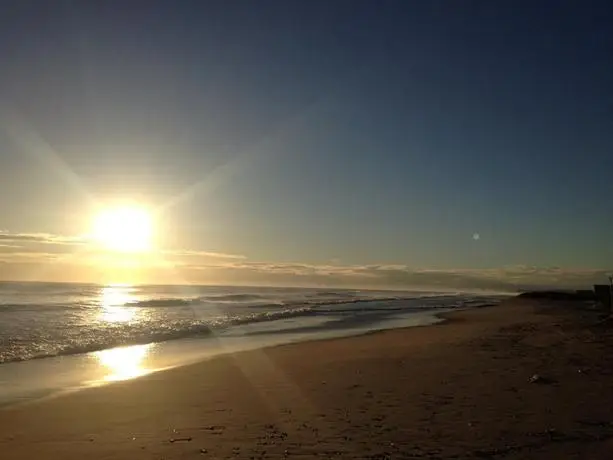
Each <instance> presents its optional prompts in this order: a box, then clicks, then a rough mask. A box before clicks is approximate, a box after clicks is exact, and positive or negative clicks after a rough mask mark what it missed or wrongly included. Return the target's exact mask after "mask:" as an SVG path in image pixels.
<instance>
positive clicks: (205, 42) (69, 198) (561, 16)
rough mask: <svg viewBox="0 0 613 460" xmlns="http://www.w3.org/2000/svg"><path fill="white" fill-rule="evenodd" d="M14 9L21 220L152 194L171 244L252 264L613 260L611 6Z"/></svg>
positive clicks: (9, 40) (11, 63) (15, 220)
mask: <svg viewBox="0 0 613 460" xmlns="http://www.w3.org/2000/svg"><path fill="white" fill-rule="evenodd" d="M3 8H4V10H3V13H2V15H1V19H0V55H1V56H2V61H3V71H2V73H1V74H0V101H1V109H0V116H1V118H0V120H1V122H2V124H1V126H0V183H2V184H3V193H2V194H1V195H0V229H2V230H3V231H4V232H5V233H6V234H11V235H23V234H39V233H40V234H45V235H77V234H79V233H80V232H82V231H83V227H84V225H86V224H85V222H87V219H88V218H89V217H88V216H90V215H91V212H92V211H91V209H92V207H95V205H96V204H97V203H102V202H104V203H106V202H112V201H113V200H123V199H134V200H137V201H139V202H142V203H145V204H146V205H147V206H150V207H151V208H153V209H155V210H157V216H158V220H159V224H158V225H159V232H160V237H161V242H160V245H161V247H164V248H180V249H182V250H183V249H189V250H193V251H203V252H205V251H209V252H215V253H222V254H236V255H240V256H241V257H245V258H246V259H247V260H249V261H250V262H252V263H254V264H256V263H264V262H265V263H268V264H270V263H274V264H297V263H298V264H303V265H308V266H319V267H321V266H328V265H330V266H337V267H347V266H351V267H354V268H355V267H364V266H375V265H394V266H402V267H405V268H404V269H405V270H411V271H414V270H424V269H428V270H441V271H445V272H446V273H448V272H450V271H454V270H492V269H503V267H517V266H522V267H543V269H545V268H546V267H563V268H564V270H570V271H572V270H593V273H594V276H593V279H594V280H597V279H600V277H601V276H602V275H603V273H605V272H606V270H608V269H610V268H611V265H612V262H611V261H612V260H613V245H612V244H611V228H613V204H612V203H613V201H612V196H613V193H612V192H613V181H612V180H611V177H612V175H613V95H612V92H611V88H612V83H613V61H612V60H611V58H610V57H611V55H612V52H613V34H612V32H611V30H610V24H611V23H612V21H613V9H612V8H611V6H610V2H605V1H587V2H572V1H561V2H554V3H552V2H544V1H530V2H528V1H513V2H510V1H508V2H507V1H503V2H487V1H459V2H451V1H429V2H418V1H391V0H386V1H380V2H374V1H359V0H352V1H341V0H335V1H308V2H306V1H305V2H299V1H290V2H287V1H265V0H263V1H259V2H250V1H233V2H225V1H206V2H201V1H182V2H162V1H130V2H115V1H104V2H102V1H101V2H96V1H91V2H77V1H57V2H36V1H25V0H24V1H19V2H17V1H15V2H8V3H7V5H6V6H4V7H3ZM475 233H478V234H479V238H478V239H475V238H473V235H474V234H475ZM0 236H1V234H0ZM7 238H8V237H7ZM19 251H21V249H20V250H19ZM19 251H13V252H18V253H21V252H19ZM4 252H6V254H7V255H6V257H5V259H4V261H5V264H9V265H10V264H13V268H14V270H15V271H19V273H25V272H27V271H28V270H30V269H29V268H28V266H27V264H26V265H23V264H24V262H17V261H16V260H11V258H10V257H11V256H10V253H11V251H10V250H9V249H6V250H5V251H4ZM32 258H33V257H32ZM32 258H31V259H32ZM31 259H29V261H28V263H29V264H33V262H32V261H31ZM18 263H19V264H21V265H20V267H21V268H19V270H17V265H16V264H18ZM204 266H206V267H209V269H212V268H211V267H210V266H209V265H207V264H206V263H204V264H203V267H204ZM24 267H25V268H24ZM260 267H261V266H260ZM234 268H235V269H236V270H238V268H239V267H234ZM339 269H340V268H339ZM224 270H226V271H227V270H230V268H228V267H225V268H224ZM254 270H255V268H253V267H252V268H251V269H250V270H249V273H252V272H253V271H254ZM530 270H532V269H530ZM5 271H6V272H7V273H9V272H10V271H11V270H10V269H7V270H5ZM201 271H204V272H205V271H206V270H204V269H203V270H201ZM33 273H36V274H37V275H36V276H37V277H40V276H42V275H39V271H38V270H33ZM45 273H48V271H46V272H45ZM224 273H225V272H224ZM240 273H243V272H240ZM240 273H239V272H237V274H235V275H232V276H229V275H227V273H226V275H227V276H226V275H223V276H222V275H219V276H217V275H216V276H209V275H207V274H206V273H204V274H201V275H198V276H195V275H194V276H193V277H191V278H190V279H192V278H193V279H196V280H197V281H202V282H207V281H215V282H216V281H219V282H225V281H232V282H241V281H244V282H248V281H249V280H251V278H250V277H249V276H250V275H249V276H247V275H245V276H244V277H242V275H241V274H240ZM245 273H246V272H245ZM565 273H566V272H565ZM582 273H583V272H582ZM1 275H2V274H1V273H0V276H1ZM32 276H33V275H32ZM258 276H259V275H258ZM266 276H268V273H264V274H261V276H259V277H258V279H257V281H258V282H262V283H266V282H267V280H269V281H270V282H271V283H274V282H276V279H275V278H274V276H271V277H270V278H266ZM305 276H306V275H305ZM581 276H582V278H580V279H581V282H584V281H586V280H588V278H589V277H586V276H584V274H582V275H581ZM93 278H95V277H93ZM554 278H555V277H554ZM54 279H55V278H54ZM156 279H157V278H156ZM305 280H306V281H308V277H306V278H305V277H302V278H300V279H297V282H300V283H302V282H306V281H305ZM589 280H591V278H589ZM312 281H313V282H316V283H321V282H322V280H321V279H316V280H315V279H313V280H312ZM337 281H338V280H337ZM283 282H284V283H291V282H292V281H291V280H283ZM561 282H562V281H560V278H559V277H558V278H556V279H553V278H552V279H551V283H552V284H555V283H561ZM563 282H564V283H566V282H567V280H566V278H564V280H563ZM347 283H348V284H361V283H362V282H361V281H360V282H359V283H356V282H354V281H351V283H349V282H347ZM377 283H378V281H377ZM377 283H375V284H377ZM341 284H342V283H341ZM366 284H368V283H366ZM381 284H385V282H383V281H382V282H381Z"/></svg>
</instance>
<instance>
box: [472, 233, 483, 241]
mask: <svg viewBox="0 0 613 460" xmlns="http://www.w3.org/2000/svg"><path fill="white" fill-rule="evenodd" d="M480 239H481V235H480V234H478V233H473V240H475V241H479V240H480Z"/></svg>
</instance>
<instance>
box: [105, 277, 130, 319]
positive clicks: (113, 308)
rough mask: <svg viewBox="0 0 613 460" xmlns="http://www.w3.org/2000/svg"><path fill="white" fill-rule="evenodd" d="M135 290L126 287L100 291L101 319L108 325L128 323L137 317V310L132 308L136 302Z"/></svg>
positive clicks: (113, 287) (106, 287)
mask: <svg viewBox="0 0 613 460" xmlns="http://www.w3.org/2000/svg"><path fill="white" fill-rule="evenodd" d="M133 291H134V288H133V287H132V286H125V285H111V286H105V287H103V288H102V289H101V290H100V306H101V307H102V312H101V314H100V319H102V320H103V321H106V322H108V323H126V322H128V321H132V320H133V319H134V317H135V316H136V311H137V310H136V308H134V307H132V306H130V304H131V303H132V302H135V301H136V297H135V296H134V294H133V293H132V292H133Z"/></svg>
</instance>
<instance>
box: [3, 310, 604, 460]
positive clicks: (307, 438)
mask: <svg viewBox="0 0 613 460" xmlns="http://www.w3.org/2000/svg"><path fill="white" fill-rule="evenodd" d="M610 328H611V326H609V325H608V324H606V323H605V324H597V318H596V315H595V314H594V313H591V312H589V311H588V310H586V309H585V306H584V305H583V304H581V303H576V302H566V303H565V302H551V301H548V300H542V299H541V300H531V299H528V300H522V299H514V300H510V301H507V302H504V303H503V304H501V305H499V306H496V307H488V308H481V309H473V310H465V311H461V312H456V313H453V314H450V315H449V316H448V321H446V322H445V323H443V324H440V325H436V326H427V327H415V328H409V329H401V330H400V329H399V330H391V331H385V332H380V333H373V334H369V335H365V336H359V337H352V338H344V339H336V340H327V341H318V342H309V343H300V344H294V345H286V346H280V347H276V348H269V349H262V350H256V351H249V352H241V353H237V354H234V355H227V356H221V357H217V358H215V359H212V360H209V361H204V362H202V363H198V364H195V365H190V366H186V367H181V368H177V369H172V370H169V371H164V372H159V373H155V374H152V375H149V376H146V377H143V378H140V379H136V380H132V381H126V382H121V383H116V384H112V385H107V386H103V387H98V388H93V389H88V390H84V391H80V392H77V393H73V394H70V395H65V396H61V397H57V398H53V399H48V400H45V401H39V402H35V403H31V404H28V405H24V406H17V407H9V408H6V409H4V410H0V458H2V459H3V460H16V459H23V460H26V459H27V460H31V459H41V458H61V459H64V460H69V459H75V460H76V459H79V460H81V459H84V458H87V459H90V460H96V459H131V460H132V459H134V460H138V459H148V460H149V459H157V460H161V459H192V458H193V459H206V458H237V459H239V458H240V459H259V458H289V459H291V458H339V459H340V458H356V459H357V458H360V459H388V458H389V459H396V458H404V459H418V458H428V459H431V458H440V459H447V458H449V459H451V458H455V459H464V458H504V459H528V458H530V459H560V458H590V459H599V458H603V459H604V458H607V459H608V458H611V453H612V452H613V384H612V382H613V376H612V375H611V374H612V373H613V354H612V351H613V348H612V344H613V334H612V333H611V330H610Z"/></svg>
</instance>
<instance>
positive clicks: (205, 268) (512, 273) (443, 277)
mask: <svg viewBox="0 0 613 460" xmlns="http://www.w3.org/2000/svg"><path fill="white" fill-rule="evenodd" d="M97 251H98V250H97V249H96V248H95V247H94V246H91V245H89V244H88V242H87V241H86V240H84V239H83V238H80V237H73V236H63V235H53V234H49V233H11V232H8V231H0V278H1V279H36V280H42V281H45V280H53V281H88V282H97V281H100V282H103V280H101V279H99V277H100V276H101V275H100V274H101V273H102V272H103V271H104V265H105V264H106V263H107V262H105V261H106V260H107V259H105V257H106V256H105V255H104V254H101V253H99V252H97ZM147 257H148V258H143V259H140V260H138V261H137V262H136V264H135V265H131V264H126V267H128V269H131V268H130V267H133V266H138V267H139V269H141V270H143V271H145V272H146V276H144V277H143V279H142V282H152V283H166V282H168V283H175V282H186V283H198V284H199V283H202V284H226V283H227V284H234V283H236V284H267V285H297V286H306V285H309V286H339V287H342V286H346V287H363V288H390V289H416V288H424V289H428V288H430V289H440V290H445V289H453V290H471V289H482V290H491V291H507V292H509V291H511V292H512V291H516V290H518V289H529V288H551V287H569V288H574V287H586V286H590V285H591V284H594V283H600V282H606V276H607V274H608V273H610V271H607V270H603V269H573V268H562V267H535V266H526V265H521V266H511V267H500V268H490V269H455V270H453V269H445V270H443V269H417V268H412V267H410V266H408V265H403V264H365V265H359V264H354V265H349V264H340V263H338V262H336V263H333V262H329V263H323V264H305V263H300V262H296V263H277V262H262V261H251V260H249V259H247V257H246V256H244V255H240V254H230V253H225V252H217V251H213V250H210V251H209V250H172V249H167V250H163V251H160V252H158V253H156V254H153V255H151V256H147ZM101 261H102V262H101Z"/></svg>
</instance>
